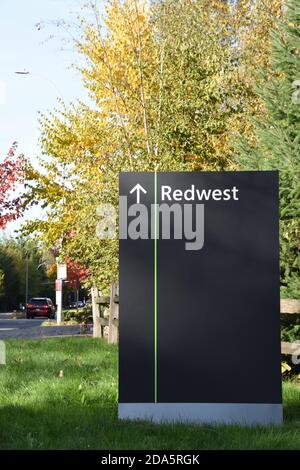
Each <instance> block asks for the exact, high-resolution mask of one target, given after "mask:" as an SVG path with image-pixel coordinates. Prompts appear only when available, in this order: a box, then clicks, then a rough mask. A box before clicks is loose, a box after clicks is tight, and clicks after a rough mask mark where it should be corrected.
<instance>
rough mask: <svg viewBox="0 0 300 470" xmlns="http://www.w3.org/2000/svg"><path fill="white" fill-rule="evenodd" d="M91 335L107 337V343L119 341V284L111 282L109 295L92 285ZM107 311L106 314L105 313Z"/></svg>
mask: <svg viewBox="0 0 300 470" xmlns="http://www.w3.org/2000/svg"><path fill="white" fill-rule="evenodd" d="M92 307H93V336H96V337H98V338H103V337H107V339H108V342H109V343H118V341H119V286H118V285H117V284H112V286H111V289H110V296H103V295H101V294H100V292H99V290H98V288H97V287H92ZM107 312H108V315H105V314H106V313H107Z"/></svg>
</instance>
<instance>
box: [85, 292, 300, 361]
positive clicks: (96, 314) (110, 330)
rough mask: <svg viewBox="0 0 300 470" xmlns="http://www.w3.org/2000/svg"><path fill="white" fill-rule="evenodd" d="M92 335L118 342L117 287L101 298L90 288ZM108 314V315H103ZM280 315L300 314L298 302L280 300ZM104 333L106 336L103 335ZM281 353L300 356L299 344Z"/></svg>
mask: <svg viewBox="0 0 300 470" xmlns="http://www.w3.org/2000/svg"><path fill="white" fill-rule="evenodd" d="M92 303H93V323H94V329H93V335H94V336H97V337H100V338H102V337H107V339H108V342H109V343H117V342H118V340H119V286H118V285H117V284H112V286H111V290H110V296H101V295H100V293H99V290H98V289H97V287H93V288H92ZM106 312H108V315H105V313H106ZM280 312H281V313H282V314H290V315H293V314H300V300H294V299H281V301H280ZM105 333H106V334H105ZM281 352H282V354H287V355H293V354H295V355H297V356H300V343H287V342H285V341H282V342H281Z"/></svg>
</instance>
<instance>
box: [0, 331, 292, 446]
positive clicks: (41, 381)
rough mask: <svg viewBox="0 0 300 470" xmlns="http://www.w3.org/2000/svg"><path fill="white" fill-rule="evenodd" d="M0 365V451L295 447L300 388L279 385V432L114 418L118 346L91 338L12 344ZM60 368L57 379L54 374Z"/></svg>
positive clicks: (272, 428)
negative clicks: (281, 407)
mask: <svg viewBox="0 0 300 470" xmlns="http://www.w3.org/2000/svg"><path fill="white" fill-rule="evenodd" d="M6 346H7V362H8V363H7V365H6V366H0V397H1V398H0V448H1V449H122V450H125V449H170V450H172V449H175V450H176V449H178V450H180V449H184V450H188V449H197V450H200V449H299V448H300V391H299V390H297V389H296V387H295V386H293V385H292V384H291V383H286V384H285V385H284V403H285V422H284V425H283V426H280V427H269V428H263V427H252V428H246V427H244V428H243V427H239V426H219V427H214V426H201V427H200V426H190V425H161V426H158V425H154V424H152V423H144V422H139V423H134V422H120V421H118V419H117V348H116V347H114V346H110V345H107V344H106V343H105V342H104V341H101V340H94V339H92V338H84V337H83V338H78V337H77V338H53V339H44V340H35V341H21V340H10V341H7V342H6ZM60 371H63V377H59V373H60Z"/></svg>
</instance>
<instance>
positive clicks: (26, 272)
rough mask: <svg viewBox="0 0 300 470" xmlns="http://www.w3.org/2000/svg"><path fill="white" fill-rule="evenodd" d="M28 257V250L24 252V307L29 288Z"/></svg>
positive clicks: (26, 302)
mask: <svg viewBox="0 0 300 470" xmlns="http://www.w3.org/2000/svg"><path fill="white" fill-rule="evenodd" d="M28 274H29V259H28V252H27V253H26V261H25V307H26V306H27V304H28V290H29V279H28V277H29V276H28Z"/></svg>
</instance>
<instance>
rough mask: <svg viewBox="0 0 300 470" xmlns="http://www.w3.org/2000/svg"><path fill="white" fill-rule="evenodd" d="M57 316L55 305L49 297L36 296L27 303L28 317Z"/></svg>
mask: <svg viewBox="0 0 300 470" xmlns="http://www.w3.org/2000/svg"><path fill="white" fill-rule="evenodd" d="M34 317H47V318H54V317H55V307H54V305H53V302H52V300H51V299H48V298H47V297H34V298H32V299H30V300H29V302H28V304H27V305H26V318H34Z"/></svg>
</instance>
